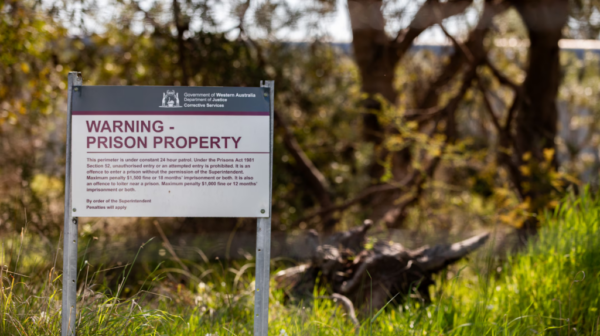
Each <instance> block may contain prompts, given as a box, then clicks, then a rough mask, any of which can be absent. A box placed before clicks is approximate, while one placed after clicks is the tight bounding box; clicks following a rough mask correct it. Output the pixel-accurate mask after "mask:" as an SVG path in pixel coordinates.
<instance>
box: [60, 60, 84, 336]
mask: <svg viewBox="0 0 600 336" xmlns="http://www.w3.org/2000/svg"><path fill="white" fill-rule="evenodd" d="M81 84H82V78H81V72H74V71H71V72H69V79H68V99H67V149H66V151H67V157H66V163H65V221H64V232H63V235H64V245H63V246H64V247H63V292H62V324H61V327H62V332H61V335H62V336H68V335H75V321H76V318H75V317H76V312H77V307H76V300H77V236H78V235H77V217H73V216H72V212H71V204H72V198H71V140H72V139H71V127H72V122H71V121H72V120H71V119H72V111H71V105H72V102H73V93H74V90H78V87H79V86H81Z"/></svg>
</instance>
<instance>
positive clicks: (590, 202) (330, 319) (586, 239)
mask: <svg viewBox="0 0 600 336" xmlns="http://www.w3.org/2000/svg"><path fill="white" fill-rule="evenodd" d="M23 237H24V238H23V239H21V237H16V238H15V239H14V240H11V241H10V242H9V243H7V244H3V251H2V253H1V255H0V257H2V260H3V261H4V262H5V263H7V264H8V265H10V267H8V268H3V269H2V274H1V276H2V284H3V286H2V290H1V292H0V313H1V314H2V315H3V317H4V318H3V321H2V325H1V326H0V333H2V334H21V335H38V334H56V333H57V332H58V330H59V328H60V304H59V303H60V301H59V299H60V291H59V290H58V289H59V288H60V287H59V286H60V280H61V276H60V274H57V272H55V271H54V270H53V269H49V268H48V267H49V266H48V265H47V262H48V258H42V259H41V260H38V261H37V263H35V262H32V259H35V257H34V255H35V254H33V253H31V252H32V250H31V247H29V248H28V247H27V245H28V244H34V242H33V240H32V239H31V238H29V237H28V235H27V234H26V235H24V236H23ZM10 251H12V253H10ZM18 251H23V252H24V253H25V252H26V254H23V255H22V256H21V263H23V262H24V264H21V265H19V264H17V263H16V260H15V257H17V256H18ZM599 251H600V198H598V197H597V196H592V195H591V194H590V193H589V192H587V191H586V192H585V193H583V194H582V195H581V196H579V197H576V196H570V197H569V198H568V199H566V200H564V201H563V202H562V203H561V205H560V206H559V207H557V210H556V211H555V213H554V214H547V216H546V217H545V219H544V225H543V228H542V229H541V231H540V234H539V238H538V239H537V240H535V241H531V242H530V243H529V244H528V245H527V247H526V248H525V250H524V251H522V252H520V253H519V254H516V255H513V256H510V257H509V258H508V259H507V260H505V261H504V262H501V263H497V262H494V261H493V260H492V259H491V258H490V257H489V252H488V251H483V252H482V253H480V255H479V257H478V258H477V259H476V260H475V261H471V262H468V263H464V264H463V265H459V266H458V267H457V268H455V269H452V270H449V271H448V272H446V273H443V274H440V275H439V276H438V279H437V280H438V285H436V286H435V287H432V288H431V291H432V293H433V294H434V295H433V296H432V297H433V303H432V304H431V305H428V306H423V304H422V303H420V302H418V301H414V300H413V301H409V302H406V303H405V304H403V305H402V306H399V307H398V306H396V307H394V306H393V305H391V304H390V305H389V306H387V307H386V308H385V309H384V310H383V311H382V312H380V313H378V314H377V315H374V316H373V317H372V318H369V317H367V316H365V315H362V318H361V321H362V322H361V326H360V328H359V330H358V331H359V334H360V335H398V334H408V335H427V334H434V335H440V334H444V335H523V334H531V333H534V334H538V333H539V334H547V333H549V332H551V333H554V332H556V333H559V334H562V335H568V334H571V335H592V334H594V333H595V332H597V331H598V330H599V329H598V327H599V324H598V320H599V319H600V310H599V309H600V282H599V276H600V267H599V266H598V265H597V260H598V258H600V252H599ZM139 253H140V257H142V256H143V255H144V253H150V252H148V251H147V250H146V248H145V246H143V248H141V249H140V250H139ZM151 253H155V251H153V252H151ZM11 255H12V259H11V258H10V256H11ZM7 258H8V260H12V262H7ZM133 262H135V259H134V260H133ZM128 267H131V266H126V267H125V269H124V270H120V271H119V272H118V274H119V275H118V279H117V280H118V281H117V282H116V286H115V287H114V288H113V291H111V290H110V289H111V287H107V286H105V285H104V286H103V285H100V286H99V284H96V285H93V284H94V283H95V282H96V280H95V279H96V276H97V275H98V274H99V273H100V272H103V271H104V270H102V268H99V269H98V270H97V271H92V270H91V269H93V267H91V266H90V265H89V264H88V263H87V261H85V262H81V267H80V275H79V278H80V283H81V288H80V291H79V297H78V309H79V311H78V322H77V324H78V328H79V330H80V333H81V334H85V335H107V334H119V335H206V334H211V335H215V334H217V333H218V334H219V335H229V334H231V335H251V334H252V330H253V329H252V325H253V322H252V321H253V314H252V302H253V300H252V298H253V291H252V286H253V283H252V277H251V275H250V274H249V273H251V272H250V271H249V270H251V269H252V264H247V265H246V266H244V265H230V266H229V269H227V268H226V267H228V266H226V265H223V264H221V263H220V262H217V263H212V264H204V265H190V264H188V266H187V267H190V268H191V269H192V270H191V271H190V272H191V273H189V272H188V271H186V270H184V269H182V268H180V267H179V268H177V267H165V266H162V265H159V267H157V268H156V269H154V270H148V273H147V275H146V276H145V277H144V278H145V279H146V280H145V281H143V282H142V283H141V287H140V288H141V289H140V290H139V291H138V292H137V293H136V294H133V295H132V293H130V294H129V295H124V294H119V293H123V292H124V291H122V289H123V287H121V285H122V283H123V279H125V278H126V277H127V276H128V275H129V270H130V268H128ZM7 271H8V272H7ZM200 272H201V273H200ZM176 273H183V274H186V273H187V274H196V275H193V276H190V277H188V279H190V282H188V283H187V284H176V283H172V282H170V281H169V280H168V279H169V274H176ZM194 279H196V280H194ZM272 285H275V284H274V283H273V284H272ZM82 293H85V294H83V295H82ZM111 293H115V294H114V295H113V294H111ZM315 294H316V295H317V296H319V295H323V294H324V293H315ZM283 302H284V293H283V292H282V291H280V290H272V295H271V309H270V312H269V314H270V315H269V317H270V330H271V331H270V334H271V335H350V334H353V333H354V331H355V329H354V327H353V325H352V324H351V323H350V322H349V320H348V319H347V317H346V316H345V313H344V311H343V310H342V309H341V308H340V307H339V306H338V305H337V304H335V303H334V302H332V301H331V300H329V299H325V298H319V299H316V300H315V301H313V302H306V303H301V304H299V305H284V304H283Z"/></svg>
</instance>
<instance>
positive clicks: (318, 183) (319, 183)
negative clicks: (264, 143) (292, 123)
mask: <svg viewBox="0 0 600 336" xmlns="http://www.w3.org/2000/svg"><path fill="white" fill-rule="evenodd" d="M275 121H276V122H277V125H278V126H279V127H280V128H281V129H282V130H283V135H284V136H283V142H284V144H285V147H286V149H287V150H288V152H289V153H290V154H291V155H292V157H293V158H294V160H295V161H296V164H297V167H298V170H299V171H300V173H301V174H302V177H303V179H304V180H305V181H306V182H307V183H308V185H309V186H310V190H311V192H312V194H313V195H314V196H315V198H316V199H317V200H318V202H319V204H320V205H321V207H322V208H329V207H331V206H332V205H333V202H332V201H331V192H330V186H329V182H327V179H326V178H325V176H324V175H323V174H322V173H321V171H320V170H319V169H317V167H316V166H315V165H314V163H313V162H312V161H311V160H310V159H309V158H308V156H307V155H306V153H304V151H303V150H302V147H300V144H299V143H298V141H297V140H296V138H295V137H294V135H293V134H292V132H291V131H290V129H289V128H288V126H287V124H286V122H285V121H284V120H283V117H282V116H281V115H280V113H279V112H278V111H275ZM334 225H335V221H334V220H333V218H332V217H331V216H326V217H324V218H323V226H324V229H325V230H326V231H329V230H331V229H333V226H334Z"/></svg>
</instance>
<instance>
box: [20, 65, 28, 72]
mask: <svg viewBox="0 0 600 336" xmlns="http://www.w3.org/2000/svg"><path fill="white" fill-rule="evenodd" d="M21 71H23V72H24V73H26V74H28V73H29V64H27V63H21Z"/></svg>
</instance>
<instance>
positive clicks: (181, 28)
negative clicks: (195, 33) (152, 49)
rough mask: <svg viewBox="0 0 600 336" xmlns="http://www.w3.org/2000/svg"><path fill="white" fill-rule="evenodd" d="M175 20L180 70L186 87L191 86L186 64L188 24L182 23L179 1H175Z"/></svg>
mask: <svg viewBox="0 0 600 336" xmlns="http://www.w3.org/2000/svg"><path fill="white" fill-rule="evenodd" d="M173 18H174V20H175V27H176V28H177V50H178V52H179V62H178V63H179V68H181V81H182V84H183V85H185V86H189V85H190V79H189V75H188V70H187V64H186V55H185V44H184V41H183V34H184V33H185V31H187V30H188V24H185V25H184V24H182V22H181V10H180V8H179V2H178V0H173Z"/></svg>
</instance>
